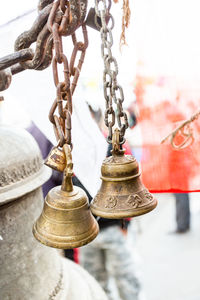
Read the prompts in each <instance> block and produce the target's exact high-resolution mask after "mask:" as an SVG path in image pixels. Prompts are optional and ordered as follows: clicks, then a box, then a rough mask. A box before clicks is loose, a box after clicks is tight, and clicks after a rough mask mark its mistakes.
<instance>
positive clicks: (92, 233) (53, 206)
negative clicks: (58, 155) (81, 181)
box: [33, 145, 99, 249]
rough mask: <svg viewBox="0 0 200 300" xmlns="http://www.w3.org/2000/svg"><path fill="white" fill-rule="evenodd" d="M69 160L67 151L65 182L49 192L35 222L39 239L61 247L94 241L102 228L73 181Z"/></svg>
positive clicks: (86, 199)
mask: <svg viewBox="0 0 200 300" xmlns="http://www.w3.org/2000/svg"><path fill="white" fill-rule="evenodd" d="M64 146H67V145H64ZM65 153H66V149H65ZM70 161H71V158H70V157H69V153H68V158H67V167H66V169H65V171H64V177H63V183H62V186H57V187H55V188H53V189H52V190H51V191H50V192H49V193H48V195H47V197H46V198H45V203H44V208H43V211H42V214H41V215H40V217H39V218H38V220H37V221H36V222H35V224H34V226H33V234H34V236H35V238H36V239H37V240H38V241H40V242H41V243H42V244H44V245H46V246H50V247H54V248H60V249H71V248H76V247H81V246H83V245H85V244H87V243H89V242H91V241H92V240H93V239H94V238H95V237H96V236H97V234H98V231H99V227H98V223H97V222H96V220H95V218H94V217H93V216H92V214H91V212H90V210H89V203H88V198H87V196H86V194H85V192H84V191H83V190H82V189H81V188H79V187H76V186H73V185H72V180H71V176H72V174H73V172H72V162H71V163H70Z"/></svg>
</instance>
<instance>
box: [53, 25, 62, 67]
mask: <svg viewBox="0 0 200 300" xmlns="http://www.w3.org/2000/svg"><path fill="white" fill-rule="evenodd" d="M58 28H59V24H58V23H54V24H53V26H52V34H53V42H54V50H55V58H56V60H57V62H58V63H59V64H61V63H62V53H63V47H62V41H61V39H62V37H61V35H60V34H59V32H58Z"/></svg>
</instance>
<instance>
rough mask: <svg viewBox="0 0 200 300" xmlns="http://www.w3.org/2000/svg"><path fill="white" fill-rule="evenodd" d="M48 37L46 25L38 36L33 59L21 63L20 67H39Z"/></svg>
mask: <svg viewBox="0 0 200 300" xmlns="http://www.w3.org/2000/svg"><path fill="white" fill-rule="evenodd" d="M49 36H50V32H49V30H48V28H47V25H45V26H44V27H43V29H42V31H41V32H40V33H39V35H38V38H37V42H36V50H35V54H34V57H33V58H32V60H28V61H26V62H21V65H22V67H24V69H37V68H38V67H39V66H40V64H41V62H42V58H43V54H44V50H45V47H46V43H47V40H48V38H49Z"/></svg>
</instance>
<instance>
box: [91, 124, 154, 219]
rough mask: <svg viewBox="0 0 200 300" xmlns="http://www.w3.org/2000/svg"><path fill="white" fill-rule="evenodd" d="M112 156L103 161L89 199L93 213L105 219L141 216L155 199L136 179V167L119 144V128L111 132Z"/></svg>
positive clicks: (134, 162)
mask: <svg viewBox="0 0 200 300" xmlns="http://www.w3.org/2000/svg"><path fill="white" fill-rule="evenodd" d="M115 139H117V140H118V142H117V143H115V142H113V151H112V156H110V157H108V158H106V159H105V160H104V161H103V164H102V167H101V173H102V176H101V179H102V184H101V187H100V189H99V191H98V193H97V195H96V196H95V198H94V199H93V200H92V202H91V207H90V208H91V211H92V213H93V214H95V215H97V216H100V217H103V218H109V219H123V218H129V217H135V216H139V215H143V214H145V213H148V212H149V211H151V210H153V209H154V208H155V207H156V205H157V200H156V199H155V198H154V197H153V195H152V194H150V193H149V191H148V190H147V189H146V188H145V187H144V185H143V184H142V182H141V180H140V172H139V166H138V163H137V161H136V159H135V158H134V157H133V156H132V155H124V151H123V150H120V146H119V131H118V130H117V129H116V130H115V132H114V140H115Z"/></svg>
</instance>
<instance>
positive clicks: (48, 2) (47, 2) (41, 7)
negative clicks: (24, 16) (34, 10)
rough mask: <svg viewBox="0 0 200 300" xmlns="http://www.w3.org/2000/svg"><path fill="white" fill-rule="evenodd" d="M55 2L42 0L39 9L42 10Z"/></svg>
mask: <svg viewBox="0 0 200 300" xmlns="http://www.w3.org/2000/svg"><path fill="white" fill-rule="evenodd" d="M53 2H54V0H40V1H39V3H38V11H40V10H42V9H43V8H44V7H45V6H47V5H48V4H51V3H53Z"/></svg>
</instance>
